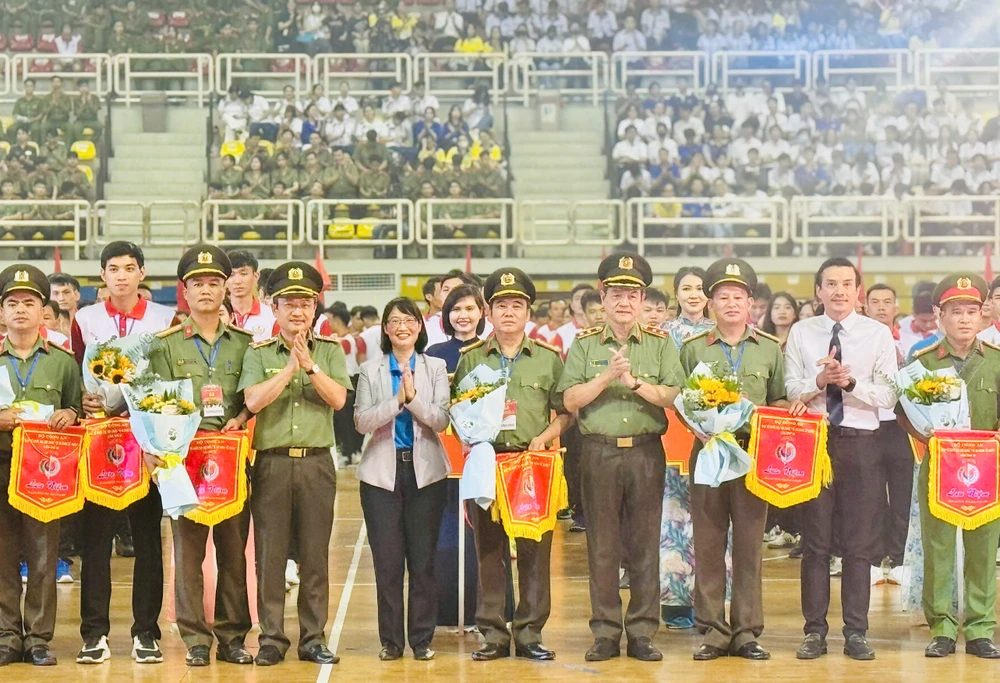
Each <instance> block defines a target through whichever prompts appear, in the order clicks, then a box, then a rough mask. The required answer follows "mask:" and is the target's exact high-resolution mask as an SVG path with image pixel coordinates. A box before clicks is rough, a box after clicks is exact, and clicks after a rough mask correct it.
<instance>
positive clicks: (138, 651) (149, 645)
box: [132, 633, 163, 664]
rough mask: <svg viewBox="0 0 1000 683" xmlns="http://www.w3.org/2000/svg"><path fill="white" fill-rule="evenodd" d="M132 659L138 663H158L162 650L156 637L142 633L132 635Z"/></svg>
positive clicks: (161, 658) (161, 659)
mask: <svg viewBox="0 0 1000 683" xmlns="http://www.w3.org/2000/svg"><path fill="white" fill-rule="evenodd" d="M132 659H134V660H135V661H136V662H138V663H139V664H159V663H160V662H162V661H163V652H161V651H160V644H159V643H157V642H156V638H154V637H153V636H151V635H149V634H146V633H143V634H142V635H138V636H133V637H132Z"/></svg>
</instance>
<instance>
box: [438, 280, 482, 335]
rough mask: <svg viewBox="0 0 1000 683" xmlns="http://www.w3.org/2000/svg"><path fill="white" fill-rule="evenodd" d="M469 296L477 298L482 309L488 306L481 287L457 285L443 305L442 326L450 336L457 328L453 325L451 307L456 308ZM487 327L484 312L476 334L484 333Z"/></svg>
mask: <svg viewBox="0 0 1000 683" xmlns="http://www.w3.org/2000/svg"><path fill="white" fill-rule="evenodd" d="M467 296H471V297H472V298H473V299H475V300H476V305H477V306H479V310H480V311H482V310H483V309H485V308H486V301H485V300H484V299H483V292H482V290H481V289H479V287H473V286H472V285H462V286H461V287H456V288H455V289H453V290H451V291H450V292H448V298H447V299H445V300H444V305H443V306H441V327H443V328H444V333H445V334H447V335H448V336H449V337H452V336H454V335H455V328H454V327H452V326H451V320H449V316H450V315H451V309H453V308H455V306H457V305H458V302H459V301H461V300H462V299H464V298H465V297H467ZM485 329H486V315H485V313H484V314H483V315H482V317H480V319H479V324H478V325H477V326H476V334H477V335H480V334H482V333H483V330H485Z"/></svg>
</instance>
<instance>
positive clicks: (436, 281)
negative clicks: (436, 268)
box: [423, 275, 441, 300]
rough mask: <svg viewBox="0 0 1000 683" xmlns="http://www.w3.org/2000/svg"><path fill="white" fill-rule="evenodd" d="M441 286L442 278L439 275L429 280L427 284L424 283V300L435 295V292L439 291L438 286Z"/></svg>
mask: <svg viewBox="0 0 1000 683" xmlns="http://www.w3.org/2000/svg"><path fill="white" fill-rule="evenodd" d="M440 284H441V278H440V277H438V276H437V275H435V276H434V277H429V278H427V282H425V283H424V287H423V294H424V300H426V299H427V297H428V296H431V295H433V294H434V290H435V289H437V287H438V285H440Z"/></svg>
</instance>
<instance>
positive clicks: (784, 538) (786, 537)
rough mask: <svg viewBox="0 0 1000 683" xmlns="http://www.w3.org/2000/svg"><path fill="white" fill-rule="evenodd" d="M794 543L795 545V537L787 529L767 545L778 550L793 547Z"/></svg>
mask: <svg viewBox="0 0 1000 683" xmlns="http://www.w3.org/2000/svg"><path fill="white" fill-rule="evenodd" d="M793 545H795V537H794V536H792V535H791V534H790V533H788V532H787V531H785V532H783V533H782V534H780V535H779V536H778V537H777V538H775V539H774V540H773V541H771V542H770V543H768V544H767V547H768V548H770V549H771V550H777V549H778V548H791V547H792V546H793Z"/></svg>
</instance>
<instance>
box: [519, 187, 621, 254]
mask: <svg viewBox="0 0 1000 683" xmlns="http://www.w3.org/2000/svg"><path fill="white" fill-rule="evenodd" d="M624 218H625V202H623V201H622V200H620V199H588V200H576V201H572V200H559V199H552V200H546V199H522V200H519V201H518V202H517V226H518V230H517V242H518V244H521V245H523V246H545V245H549V246H554V245H564V244H565V245H570V244H575V245H590V246H601V247H604V246H607V247H613V246H617V245H620V244H624V242H625V221H624Z"/></svg>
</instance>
